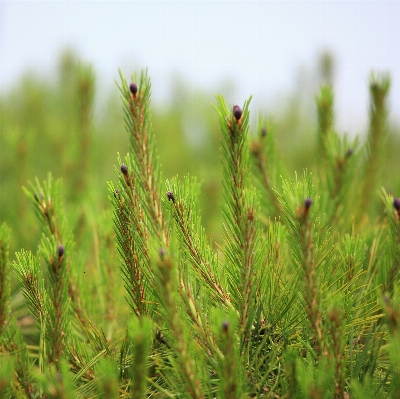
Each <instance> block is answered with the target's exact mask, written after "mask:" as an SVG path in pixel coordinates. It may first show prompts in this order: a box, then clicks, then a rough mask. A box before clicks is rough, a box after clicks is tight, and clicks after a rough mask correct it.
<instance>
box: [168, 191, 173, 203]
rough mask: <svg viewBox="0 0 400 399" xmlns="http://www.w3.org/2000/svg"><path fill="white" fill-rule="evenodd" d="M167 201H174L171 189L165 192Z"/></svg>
mask: <svg viewBox="0 0 400 399" xmlns="http://www.w3.org/2000/svg"><path fill="white" fill-rule="evenodd" d="M167 197H168V201H172V202H175V197H174V193H173V192H172V191H168V192H167Z"/></svg>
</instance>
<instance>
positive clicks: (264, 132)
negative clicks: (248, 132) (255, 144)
mask: <svg viewBox="0 0 400 399" xmlns="http://www.w3.org/2000/svg"><path fill="white" fill-rule="evenodd" d="M266 135H267V128H266V127H263V128H262V129H261V137H266Z"/></svg>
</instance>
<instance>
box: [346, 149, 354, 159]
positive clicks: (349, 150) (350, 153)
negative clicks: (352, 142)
mask: <svg viewBox="0 0 400 399" xmlns="http://www.w3.org/2000/svg"><path fill="white" fill-rule="evenodd" d="M352 155H353V149H352V148H349V149H348V150H347V151H346V158H350V157H351V156H352Z"/></svg>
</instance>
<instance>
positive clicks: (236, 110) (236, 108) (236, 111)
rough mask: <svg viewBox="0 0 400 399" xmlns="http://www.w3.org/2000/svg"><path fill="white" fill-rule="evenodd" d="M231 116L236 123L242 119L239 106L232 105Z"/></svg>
mask: <svg viewBox="0 0 400 399" xmlns="http://www.w3.org/2000/svg"><path fill="white" fill-rule="evenodd" d="M233 115H234V117H235V118H236V120H237V121H238V120H239V119H240V118H241V117H242V109H241V108H240V107H239V105H234V107H233Z"/></svg>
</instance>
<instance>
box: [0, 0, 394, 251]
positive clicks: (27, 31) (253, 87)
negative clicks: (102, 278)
mask: <svg viewBox="0 0 400 399" xmlns="http://www.w3.org/2000/svg"><path fill="white" fill-rule="evenodd" d="M399 20H400V2H399V1H55V0H53V1H2V2H1V3H0V179H1V182H0V221H6V222H7V223H8V224H9V225H10V226H11V228H12V231H13V239H12V250H15V249H19V248H20V247H26V248H28V249H30V248H35V246H36V244H37V242H38V239H39V232H38V230H37V227H36V224H35V223H34V216H33V215H32V212H31V209H30V207H29V203H28V201H27V199H26V197H25V195H24V193H23V190H22V188H21V187H22V186H24V185H27V183H28V181H29V180H33V179H34V178H35V177H38V178H39V180H43V179H45V178H46V175H47V173H48V171H52V173H53V175H54V176H55V177H62V178H63V180H64V193H65V199H66V206H67V210H68V216H69V219H70V223H72V225H73V226H74V231H75V235H76V240H77V242H78V244H79V242H89V241H90V240H84V238H85V237H86V238H90V235H91V226H93V225H94V224H95V223H96V220H97V219H98V217H99V215H100V214H101V213H102V212H103V211H104V212H106V211H107V209H109V208H110V205H109V201H108V198H107V197H108V191H107V184H106V182H107V181H110V180H116V173H115V165H117V153H118V152H119V153H120V154H121V155H122V156H123V155H124V154H126V153H127V151H128V136H127V134H126V132H125V130H124V122H123V113H122V107H121V102H120V100H119V94H118V89H117V86H116V84H115V80H116V81H119V74H118V68H120V69H121V71H122V73H123V74H124V75H125V76H127V78H128V81H129V80H130V78H129V76H130V74H131V73H132V72H133V71H134V70H140V69H142V68H148V70H149V74H150V76H151V78H152V84H153V86H152V87H153V90H152V92H153V126H154V130H155V134H156V138H157V143H158V152H159V156H160V160H161V164H162V171H163V177H164V178H165V179H167V178H171V177H172V176H174V175H176V174H179V175H180V176H182V175H185V174H187V173H190V174H194V175H197V176H198V177H199V178H200V179H201V180H203V191H202V192H203V194H202V195H203V200H202V201H201V208H202V212H203V215H204V224H205V226H206V228H207V231H208V232H209V234H210V236H211V237H218V235H219V234H220V221H221V219H220V217H219V214H220V212H219V208H218V203H219V202H220V201H221V188H222V186H221V182H220V180H221V171H220V167H219V154H220V153H219V146H220V144H219V141H220V137H221V135H220V132H219V128H218V121H217V118H216V114H215V111H214V110H213V108H212V106H211V104H212V103H213V102H215V100H214V95H215V94H216V93H222V94H224V95H225V96H226V98H227V101H228V102H229V103H231V104H233V103H238V104H242V103H243V101H244V100H245V99H247V98H248V97H249V96H250V95H253V100H252V103H251V107H250V108H251V113H252V130H253V132H252V133H253V134H256V130H257V115H258V114H259V113H260V114H262V115H264V116H267V117H271V118H273V119H274V123H275V126H276V132H275V133H276V139H277V145H278V148H279V152H280V154H281V157H282V160H283V161H284V162H285V163H286V165H287V171H288V174H291V175H292V174H293V173H294V171H295V170H299V171H301V170H302V169H303V168H304V167H307V168H310V169H312V168H313V165H314V161H313V160H314V158H315V143H316V138H315V134H316V129H317V126H316V111H315V105H314V96H315V93H316V92H317V90H318V86H319V85H320V84H321V83H326V82H328V83H331V84H332V85H333V87H334V91H335V111H336V127H337V130H338V131H339V132H341V133H345V132H347V133H349V134H350V135H356V134H359V135H360V136H361V137H364V136H365V133H366V130H367V126H368V107H369V94H368V81H369V76H370V74H371V72H372V71H376V72H384V71H388V72H390V74H391V77H392V86H391V90H390V96H389V98H390V110H391V113H390V116H389V120H390V126H389V140H388V143H387V152H386V158H385V163H386V164H385V165H384V168H385V170H386V171H387V173H385V174H384V176H385V179H386V180H385V182H383V184H384V185H385V186H386V187H388V189H389V190H392V191H393V192H395V191H396V190H400V185H399V177H398V176H399V173H398V171H397V170H398V156H399V154H400V141H399V133H398V132H399V130H400V129H399V125H400V83H399V80H400V51H399V49H400V24H399V23H398V22H399ZM88 245H89V244H88Z"/></svg>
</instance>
